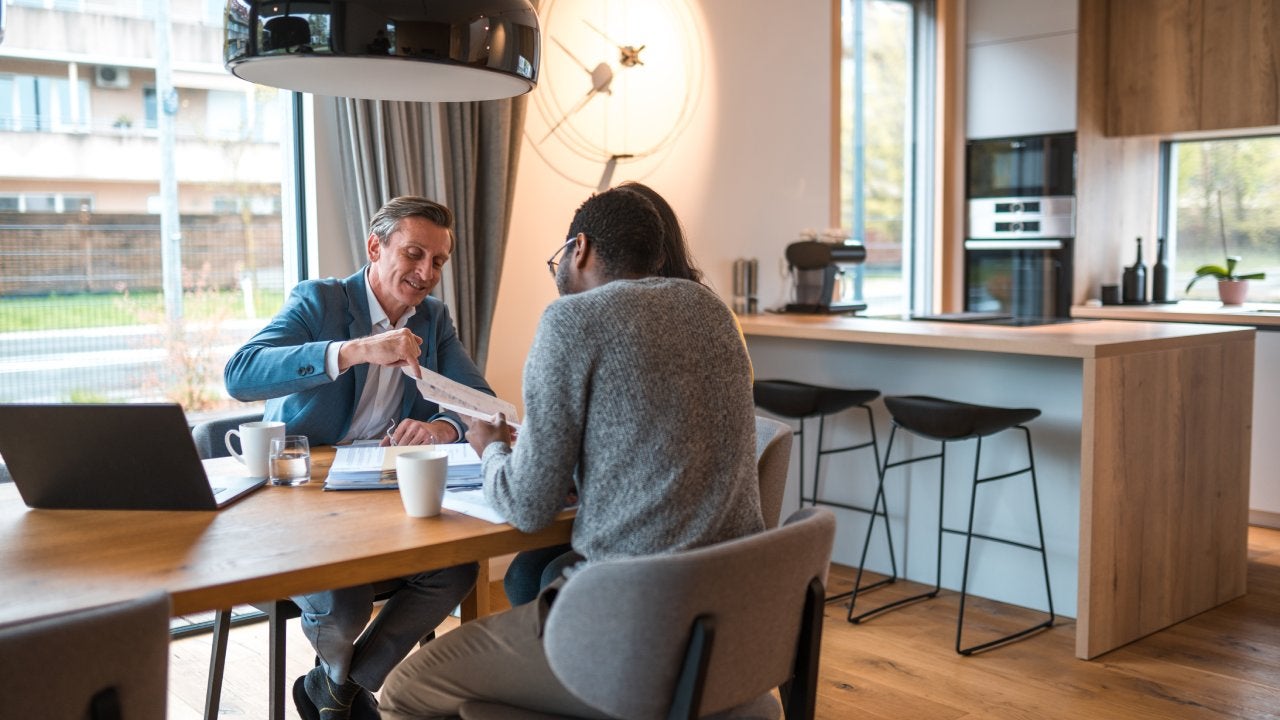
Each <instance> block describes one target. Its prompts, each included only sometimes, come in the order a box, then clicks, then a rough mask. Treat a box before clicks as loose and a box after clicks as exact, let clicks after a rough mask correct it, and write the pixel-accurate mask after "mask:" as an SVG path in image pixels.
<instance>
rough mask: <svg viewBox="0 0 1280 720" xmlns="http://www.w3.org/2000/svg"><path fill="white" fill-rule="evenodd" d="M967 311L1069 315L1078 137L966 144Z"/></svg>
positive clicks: (1043, 137)
mask: <svg viewBox="0 0 1280 720" xmlns="http://www.w3.org/2000/svg"><path fill="white" fill-rule="evenodd" d="M967 157H968V164H967V166H966V180H967V182H966V187H967V191H968V204H967V210H968V217H967V222H966V232H965V243H964V250H965V252H964V267H965V270H964V276H965V283H964V298H965V301H964V303H965V304H964V309H965V310H966V311H971V312H979V313H999V314H1005V315H1012V316H1014V317H1016V318H1051V317H1067V315H1068V313H1069V309H1070V307H1071V282H1072V262H1071V256H1072V252H1073V247H1072V246H1073V243H1074V239H1075V136H1074V135H1073V134H1070V133H1067V134H1058V135H1040V136H1032V137H1021V138H1000V139H996V140H974V141H970V143H969V145H968V153H967Z"/></svg>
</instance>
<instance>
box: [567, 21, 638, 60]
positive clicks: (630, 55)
mask: <svg viewBox="0 0 1280 720" xmlns="http://www.w3.org/2000/svg"><path fill="white" fill-rule="evenodd" d="M582 22H583V23H585V24H586V26H587V27H589V28H591V29H592V30H595V31H596V33H597V34H598V35H600V37H602V38H604V39H605V40H608V41H609V44H611V45H614V46H615V47H617V48H618V52H620V53H622V55H621V57H620V58H619V59H618V62H619V63H621V64H622V66H623V67H635V66H636V65H643V64H644V62H643V61H641V60H640V51H641V50H643V49H645V46H644V45H641V46H640V47H635V46H634V45H623V44H622V43H620V42H618V41H617V40H614V39H613V38H611V37H609V36H608V35H606V34H605V32H604V31H603V30H601V29H600V28H598V27H596V26H595V25H592V24H591V23H590V22H587V21H586V20H583V21H582Z"/></svg>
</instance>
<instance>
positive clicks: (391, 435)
mask: <svg viewBox="0 0 1280 720" xmlns="http://www.w3.org/2000/svg"><path fill="white" fill-rule="evenodd" d="M395 429H396V420H395V419H394V418H393V419H392V420H391V425H389V426H388V427H387V442H389V443H391V444H392V445H395V444H396V436H395Z"/></svg>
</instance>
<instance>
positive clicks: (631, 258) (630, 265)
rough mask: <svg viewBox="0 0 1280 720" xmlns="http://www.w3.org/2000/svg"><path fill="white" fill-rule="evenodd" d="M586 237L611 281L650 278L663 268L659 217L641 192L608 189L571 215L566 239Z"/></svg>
mask: <svg viewBox="0 0 1280 720" xmlns="http://www.w3.org/2000/svg"><path fill="white" fill-rule="evenodd" d="M578 233H582V234H583V235H586V236H587V238H589V239H590V240H591V242H592V247H593V248H595V252H596V253H597V254H598V255H599V257H600V263H601V265H603V268H604V272H605V274H606V275H608V276H609V277H611V278H620V277H628V276H635V275H639V276H647V275H653V274H655V273H656V272H657V270H658V268H659V267H661V266H662V262H663V260H664V258H665V255H664V253H663V251H662V235H663V228H662V218H661V217H659V215H658V211H657V210H656V209H655V208H654V206H653V203H652V202H650V201H649V199H648V198H646V197H644V196H643V195H641V194H640V193H636V192H630V191H626V190H618V189H616V188H615V189H613V190H607V191H605V192H602V193H599V194H598V195H592V196H591V197H589V198H587V200H586V202H584V203H582V206H581V207H579V208H578V212H576V213H574V216H573V222H572V223H570V224H569V237H571V238H572V237H577V235H578Z"/></svg>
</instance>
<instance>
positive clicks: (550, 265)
mask: <svg viewBox="0 0 1280 720" xmlns="http://www.w3.org/2000/svg"><path fill="white" fill-rule="evenodd" d="M577 239H578V237H577V236H576V235H575V236H573V237H571V238H569V239H568V240H566V241H565V243H564V244H563V245H561V246H560V249H559V250H556V251H555V252H554V253H552V254H551V258H550V259H549V260H547V269H548V270H550V271H551V277H553V278H554V277H555V276H556V268H558V267H560V262H561V260H563V259H564V254H565V252H566V251H567V250H568V249H569V246H570V245H572V244H573V243H574V242H576V241H577Z"/></svg>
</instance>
